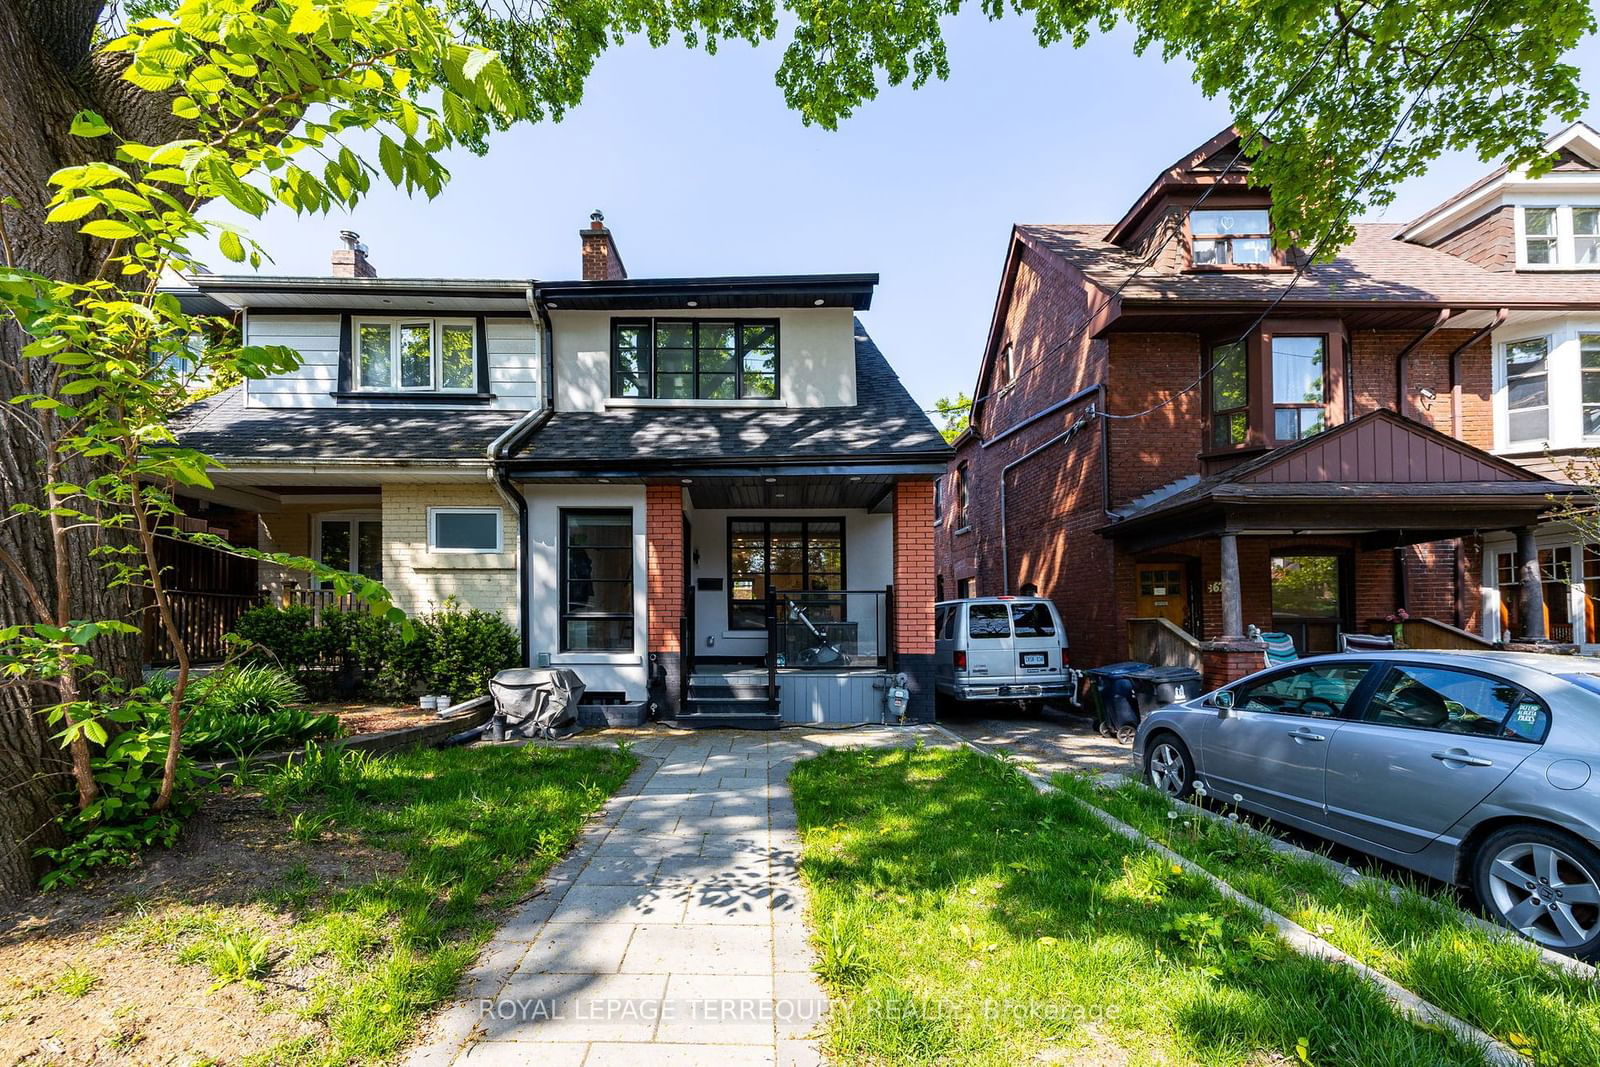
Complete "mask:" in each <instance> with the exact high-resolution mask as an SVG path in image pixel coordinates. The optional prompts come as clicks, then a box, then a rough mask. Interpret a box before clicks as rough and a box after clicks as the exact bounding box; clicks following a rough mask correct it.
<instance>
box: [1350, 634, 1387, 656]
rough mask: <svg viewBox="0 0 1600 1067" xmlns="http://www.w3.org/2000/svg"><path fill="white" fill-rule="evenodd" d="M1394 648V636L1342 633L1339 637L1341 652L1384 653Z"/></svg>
mask: <svg viewBox="0 0 1600 1067" xmlns="http://www.w3.org/2000/svg"><path fill="white" fill-rule="evenodd" d="M1393 647H1394V635H1393V634H1346V633H1341V634H1340V635H1339V651H1340V652H1382V651H1384V650H1385V649H1390V648H1393Z"/></svg>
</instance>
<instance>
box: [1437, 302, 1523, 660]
mask: <svg viewBox="0 0 1600 1067" xmlns="http://www.w3.org/2000/svg"><path fill="white" fill-rule="evenodd" d="M1510 317H1511V309H1510V308H1501V309H1500V310H1499V311H1498V312H1496V313H1495V316H1494V320H1493V321H1492V322H1490V323H1489V325H1487V326H1485V327H1483V329H1481V330H1476V331H1474V332H1473V334H1472V336H1471V337H1469V338H1467V339H1466V340H1465V341H1463V342H1461V344H1459V345H1457V346H1456V348H1455V350H1454V351H1453V352H1451V353H1450V436H1451V437H1454V438H1455V439H1456V440H1457V441H1459V440H1461V357H1462V355H1463V354H1464V353H1465V352H1466V351H1467V349H1469V348H1471V347H1472V346H1473V345H1475V344H1477V343H1478V342H1479V341H1481V340H1483V339H1484V338H1485V337H1488V336H1489V335H1490V334H1492V333H1494V331H1496V330H1498V329H1499V328H1500V327H1501V326H1503V325H1505V321H1506V319H1508V318H1510ZM1466 595H1467V545H1466V540H1465V539H1464V538H1460V537H1458V538H1456V565H1455V596H1454V598H1453V599H1454V604H1453V605H1452V606H1453V608H1454V616H1455V625H1456V629H1458V630H1459V629H1461V628H1463V627H1464V626H1465V625H1466V612H1465V611H1463V610H1462V607H1461V600H1462V598H1463V597H1465V596H1466Z"/></svg>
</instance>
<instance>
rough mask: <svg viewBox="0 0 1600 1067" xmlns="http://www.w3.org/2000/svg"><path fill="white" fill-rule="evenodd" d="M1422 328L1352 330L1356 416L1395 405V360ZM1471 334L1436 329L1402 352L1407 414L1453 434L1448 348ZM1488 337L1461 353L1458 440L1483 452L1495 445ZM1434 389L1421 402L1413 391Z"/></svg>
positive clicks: (1352, 375)
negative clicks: (1429, 399)
mask: <svg viewBox="0 0 1600 1067" xmlns="http://www.w3.org/2000/svg"><path fill="white" fill-rule="evenodd" d="M1418 332H1420V331H1415V330H1413V331H1395V332H1378V331H1374V330H1358V331H1356V332H1355V333H1353V334H1351V335H1350V387H1351V391H1352V395H1353V397H1354V401H1355V413H1356V415H1358V416H1360V415H1365V414H1366V413H1367V412H1369V411H1372V410H1374V409H1376V408H1380V407H1382V408H1389V409H1391V410H1393V409H1394V385H1395V379H1394V361H1395V356H1396V355H1398V354H1399V353H1400V351H1401V350H1402V349H1404V348H1405V346H1406V345H1408V344H1410V343H1411V342H1412V341H1413V340H1415V339H1416V336H1417V333H1418ZM1469 336H1471V333H1470V332H1469V331H1467V330H1449V329H1446V330H1440V331H1439V332H1438V333H1436V334H1434V335H1433V336H1432V337H1430V338H1428V340H1427V341H1425V342H1423V343H1422V344H1421V345H1419V346H1418V347H1417V348H1416V349H1415V350H1414V351H1413V352H1412V353H1411V354H1410V355H1409V356H1407V357H1406V385H1407V388H1408V391H1409V393H1410V396H1409V397H1408V404H1407V408H1406V416H1407V417H1408V418H1412V419H1416V420H1417V421H1419V422H1421V423H1423V424H1424V425H1427V426H1431V427H1433V428H1434V429H1435V430H1438V431H1440V432H1441V433H1447V434H1451V435H1452V436H1454V432H1453V429H1452V420H1451V415H1450V410H1451V409H1450V353H1451V352H1453V351H1455V350H1456V349H1457V348H1458V347H1460V345H1461V344H1462V343H1463V342H1465V341H1466V340H1467V338H1468V337H1469ZM1492 362H1493V361H1492V358H1491V349H1490V345H1489V341H1488V340H1487V339H1485V340H1482V341H1479V342H1478V343H1477V344H1475V345H1473V346H1472V347H1471V348H1469V349H1467V350H1466V351H1465V352H1463V353H1462V354H1461V359H1460V367H1461V438H1460V439H1461V440H1462V441H1464V442H1466V443H1467V444H1469V445H1472V446H1473V447H1474V448H1481V449H1484V450H1485V451H1488V450H1489V449H1492V448H1493V447H1494V408H1493V402H1492V396H1493V367H1492ZM1423 387H1427V388H1429V389H1432V390H1433V391H1434V393H1435V394H1437V395H1436V398H1435V399H1434V400H1433V401H1432V402H1431V403H1425V402H1423V401H1422V399H1421V398H1420V397H1419V396H1418V393H1417V391H1418V390H1419V389H1421V388H1423Z"/></svg>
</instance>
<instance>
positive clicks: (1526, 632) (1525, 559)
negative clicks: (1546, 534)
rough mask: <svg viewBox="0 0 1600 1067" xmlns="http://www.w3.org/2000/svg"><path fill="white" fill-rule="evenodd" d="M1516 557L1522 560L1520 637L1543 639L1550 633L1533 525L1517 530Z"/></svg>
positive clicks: (1524, 638) (1526, 639)
mask: <svg viewBox="0 0 1600 1067" xmlns="http://www.w3.org/2000/svg"><path fill="white" fill-rule="evenodd" d="M1517 558H1518V559H1520V560H1521V561H1522V618H1521V619H1518V620H1517V621H1518V622H1519V623H1521V624H1522V633H1521V635H1520V639H1521V640H1524V641H1543V640H1544V639H1545V638H1547V637H1549V636H1550V634H1549V633H1548V632H1547V631H1546V630H1545V625H1544V576H1543V575H1542V574H1540V573H1539V546H1538V545H1537V544H1536V543H1535V542H1534V539H1533V527H1531V526H1524V527H1523V528H1522V529H1520V530H1518V531H1517Z"/></svg>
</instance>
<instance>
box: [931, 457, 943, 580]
mask: <svg viewBox="0 0 1600 1067" xmlns="http://www.w3.org/2000/svg"><path fill="white" fill-rule="evenodd" d="M942 522H944V479H943V478H935V479H934V480H933V524H934V525H935V526H938V525H939V524H940V523H942ZM941 599H942V598H941Z"/></svg>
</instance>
